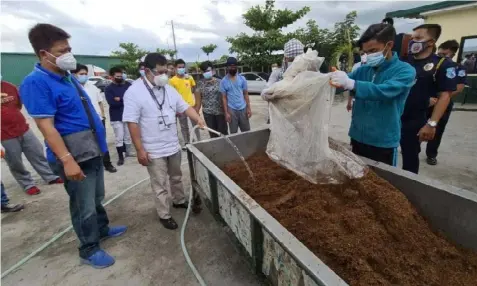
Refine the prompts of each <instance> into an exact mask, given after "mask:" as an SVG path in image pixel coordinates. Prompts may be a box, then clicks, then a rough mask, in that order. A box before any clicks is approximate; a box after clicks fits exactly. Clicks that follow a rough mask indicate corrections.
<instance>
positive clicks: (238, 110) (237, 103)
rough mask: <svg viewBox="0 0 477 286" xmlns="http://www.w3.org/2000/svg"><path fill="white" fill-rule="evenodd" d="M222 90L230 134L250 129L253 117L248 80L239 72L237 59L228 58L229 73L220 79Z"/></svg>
mask: <svg viewBox="0 0 477 286" xmlns="http://www.w3.org/2000/svg"><path fill="white" fill-rule="evenodd" d="M220 92H221V93H222V103H223V106H224V114H225V119H226V120H227V122H228V123H229V128H230V134H233V133H237V131H238V128H239V127H240V131H241V132H244V131H249V130H250V121H249V118H250V117H252V110H251V109H250V100H249V98H248V88H247V80H246V79H245V78H244V77H243V76H241V75H240V74H237V59H236V58H233V57H230V58H228V59H227V75H226V76H225V77H224V78H223V79H222V80H221V81H220Z"/></svg>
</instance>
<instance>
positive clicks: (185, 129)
mask: <svg viewBox="0 0 477 286" xmlns="http://www.w3.org/2000/svg"><path fill="white" fill-rule="evenodd" d="M178 118H179V124H180V126H181V133H182V138H183V139H184V144H188V143H190V139H191V138H190V130H189V121H191V120H190V119H189V117H187V115H185V113H183V114H180V115H179V116H178ZM191 124H192V127H194V126H195V125H196V124H195V123H194V122H192V121H191ZM195 136H197V141H200V134H199V129H196V130H195Z"/></svg>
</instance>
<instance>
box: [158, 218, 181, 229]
mask: <svg viewBox="0 0 477 286" xmlns="http://www.w3.org/2000/svg"><path fill="white" fill-rule="evenodd" d="M159 220H160V221H161V223H162V225H163V226H164V227H165V228H167V229H176V228H178V227H179V226H178V225H177V222H176V221H175V220H174V219H173V218H167V219H162V218H160V219H159Z"/></svg>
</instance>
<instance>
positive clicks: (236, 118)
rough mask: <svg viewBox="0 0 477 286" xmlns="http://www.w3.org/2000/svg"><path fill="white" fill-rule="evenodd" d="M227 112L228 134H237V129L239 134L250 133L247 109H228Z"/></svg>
mask: <svg viewBox="0 0 477 286" xmlns="http://www.w3.org/2000/svg"><path fill="white" fill-rule="evenodd" d="M228 111H229V113H230V123H229V128H230V134H234V133H237V131H238V128H239V127H240V132H245V131H250V121H249V120H248V116H247V108H244V109H242V110H235V109H232V108H230V107H229V108H228Z"/></svg>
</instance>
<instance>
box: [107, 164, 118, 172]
mask: <svg viewBox="0 0 477 286" xmlns="http://www.w3.org/2000/svg"><path fill="white" fill-rule="evenodd" d="M104 169H105V170H106V171H108V172H110V173H116V172H117V171H118V170H117V169H116V168H114V166H113V165H112V164H109V165H107V166H104Z"/></svg>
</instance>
